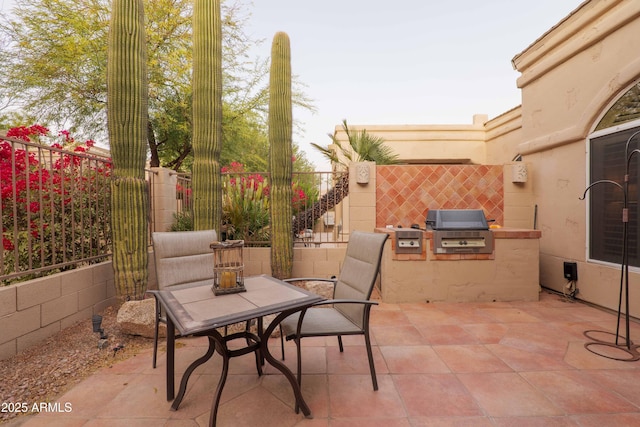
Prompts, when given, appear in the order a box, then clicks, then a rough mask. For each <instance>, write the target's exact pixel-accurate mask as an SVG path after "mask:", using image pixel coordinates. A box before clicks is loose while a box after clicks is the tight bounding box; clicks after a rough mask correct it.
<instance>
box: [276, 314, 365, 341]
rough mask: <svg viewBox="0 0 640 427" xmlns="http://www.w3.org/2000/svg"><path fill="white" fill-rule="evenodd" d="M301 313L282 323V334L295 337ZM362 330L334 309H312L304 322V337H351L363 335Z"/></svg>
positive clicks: (302, 330) (302, 332)
mask: <svg viewBox="0 0 640 427" xmlns="http://www.w3.org/2000/svg"><path fill="white" fill-rule="evenodd" d="M299 316H300V313H296V314H292V315H291V316H289V317H287V318H286V319H284V320H283V321H282V323H281V325H282V333H283V334H284V335H285V336H287V337H289V336H292V335H295V333H296V329H297V328H298V318H299ZM362 332H363V331H362V329H361V328H359V327H358V326H357V325H355V324H354V323H353V322H352V321H350V320H349V319H348V318H347V317H345V316H343V315H342V313H340V312H339V311H337V310H336V309H334V308H331V307H326V308H310V309H308V310H307V312H306V314H305V316H304V321H303V322H302V329H301V335H302V336H314V335H315V336H323V335H349V334H358V333H362Z"/></svg>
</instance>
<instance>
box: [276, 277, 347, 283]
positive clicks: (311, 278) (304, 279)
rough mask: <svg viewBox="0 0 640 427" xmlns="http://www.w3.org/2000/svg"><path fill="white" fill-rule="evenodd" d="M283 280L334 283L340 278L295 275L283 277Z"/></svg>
mask: <svg viewBox="0 0 640 427" xmlns="http://www.w3.org/2000/svg"><path fill="white" fill-rule="evenodd" d="M282 281H283V282H287V283H289V282H332V283H333V284H334V285H335V284H336V282H337V281H338V279H325V278H322V277H294V278H291V279H282Z"/></svg>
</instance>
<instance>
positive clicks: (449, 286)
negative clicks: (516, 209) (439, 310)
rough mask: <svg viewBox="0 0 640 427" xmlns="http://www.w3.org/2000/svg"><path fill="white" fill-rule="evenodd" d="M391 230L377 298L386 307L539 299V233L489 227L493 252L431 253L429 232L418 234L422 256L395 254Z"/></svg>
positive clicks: (385, 231)
mask: <svg viewBox="0 0 640 427" xmlns="http://www.w3.org/2000/svg"><path fill="white" fill-rule="evenodd" d="M395 231H396V229H394V228H377V229H376V232H379V233H388V234H389V237H390V238H389V239H388V240H387V243H386V248H385V251H384V254H383V258H382V271H381V276H382V281H381V290H380V291H381V296H382V300H383V301H384V302H388V303H416V302H435V301H447V302H469V301H537V300H538V294H539V291H540V283H539V275H540V273H539V259H540V255H539V254H540V251H539V242H540V237H541V234H542V233H541V232H540V231H539V230H526V229H513V228H499V229H493V230H492V232H493V233H494V239H495V249H494V252H493V253H492V254H438V255H436V254H434V253H433V232H432V231H424V232H422V236H423V237H422V238H423V242H422V248H423V249H422V254H401V253H399V254H397V253H396V250H395V248H396V243H395Z"/></svg>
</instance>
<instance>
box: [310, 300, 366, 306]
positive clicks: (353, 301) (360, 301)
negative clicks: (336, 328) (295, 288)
mask: <svg viewBox="0 0 640 427" xmlns="http://www.w3.org/2000/svg"><path fill="white" fill-rule="evenodd" d="M326 304H364V305H369V306H372V305H378V301H371V300H361V299H327V300H324V301H318V302H317V303H315V304H313V305H312V307H316V306H319V305H326Z"/></svg>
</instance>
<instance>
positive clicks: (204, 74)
mask: <svg viewBox="0 0 640 427" xmlns="http://www.w3.org/2000/svg"><path fill="white" fill-rule="evenodd" d="M194 3H195V4H194V9H193V141H192V145H193V168H192V172H193V181H192V188H193V225H194V228H195V229H196V230H205V229H215V230H217V231H218V234H220V227H221V225H222V180H221V176H220V150H221V146H222V21H221V18H220V0H195V2H194Z"/></svg>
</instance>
